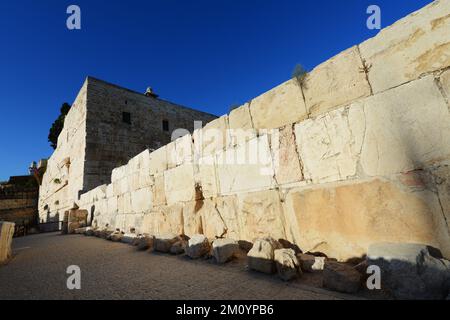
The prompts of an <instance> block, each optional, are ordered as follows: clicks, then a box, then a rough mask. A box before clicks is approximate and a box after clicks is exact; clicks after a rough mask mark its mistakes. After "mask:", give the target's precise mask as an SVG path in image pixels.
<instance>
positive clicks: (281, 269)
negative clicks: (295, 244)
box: [274, 249, 301, 281]
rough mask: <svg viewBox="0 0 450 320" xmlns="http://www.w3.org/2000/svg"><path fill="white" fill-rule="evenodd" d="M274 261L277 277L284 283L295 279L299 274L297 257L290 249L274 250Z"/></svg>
mask: <svg viewBox="0 0 450 320" xmlns="http://www.w3.org/2000/svg"><path fill="white" fill-rule="evenodd" d="M274 260H275V264H276V267H277V272H278V277H280V278H281V279H282V280H284V281H290V280H293V279H296V278H297V277H298V275H299V273H301V269H299V263H298V260H297V257H296V256H295V252H294V250H292V249H276V250H275V251H274Z"/></svg>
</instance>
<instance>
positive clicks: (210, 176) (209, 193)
mask: <svg viewBox="0 0 450 320" xmlns="http://www.w3.org/2000/svg"><path fill="white" fill-rule="evenodd" d="M196 168H197V170H196V171H195V182H196V183H198V184H199V185H200V186H201V190H202V194H203V197H205V198H212V197H216V196H217V194H218V190H217V176H216V166H215V163H214V157H213V156H206V157H202V158H199V159H198V166H197V167H196Z"/></svg>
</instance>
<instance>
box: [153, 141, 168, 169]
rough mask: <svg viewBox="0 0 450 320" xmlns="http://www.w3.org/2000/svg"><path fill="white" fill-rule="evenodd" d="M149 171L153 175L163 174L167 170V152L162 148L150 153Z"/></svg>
mask: <svg viewBox="0 0 450 320" xmlns="http://www.w3.org/2000/svg"><path fill="white" fill-rule="evenodd" d="M149 157H150V160H149V166H150V167H149V170H150V174H151V175H156V174H160V173H163V172H164V171H165V170H167V150H166V147H161V148H159V149H157V150H155V151H153V152H152V153H150V156H149Z"/></svg>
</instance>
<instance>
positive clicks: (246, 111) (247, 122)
mask: <svg viewBox="0 0 450 320" xmlns="http://www.w3.org/2000/svg"><path fill="white" fill-rule="evenodd" d="M249 105H250V104H249V103H246V104H244V105H243V106H240V107H239V108H236V109H234V110H232V111H231V112H230V115H229V116H228V125H229V128H230V135H229V137H230V139H231V141H230V143H228V145H241V144H244V143H245V142H246V141H248V140H249V139H251V138H253V137H255V136H256V130H255V129H254V128H253V121H252V117H251V116H250V108H249Z"/></svg>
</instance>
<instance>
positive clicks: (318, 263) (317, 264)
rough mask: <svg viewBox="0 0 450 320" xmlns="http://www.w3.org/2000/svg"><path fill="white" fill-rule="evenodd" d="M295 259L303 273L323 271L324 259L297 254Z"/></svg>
mask: <svg viewBox="0 0 450 320" xmlns="http://www.w3.org/2000/svg"><path fill="white" fill-rule="evenodd" d="M297 259H298V261H299V264H300V267H301V268H302V271H304V272H317V271H323V269H324V267H325V257H316V256H313V255H312V254H305V253H299V254H297Z"/></svg>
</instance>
